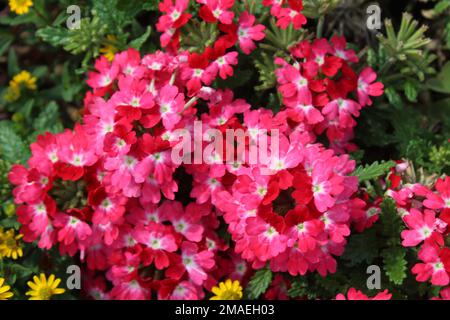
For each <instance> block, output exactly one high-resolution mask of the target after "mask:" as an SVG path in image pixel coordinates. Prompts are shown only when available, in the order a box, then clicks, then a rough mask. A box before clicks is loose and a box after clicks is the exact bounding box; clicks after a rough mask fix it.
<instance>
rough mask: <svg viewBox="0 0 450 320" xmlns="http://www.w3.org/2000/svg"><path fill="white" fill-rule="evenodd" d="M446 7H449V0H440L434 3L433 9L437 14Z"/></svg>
mask: <svg viewBox="0 0 450 320" xmlns="http://www.w3.org/2000/svg"><path fill="white" fill-rule="evenodd" d="M448 8H450V0H442V1H439V2H438V3H437V4H436V6H435V7H434V11H436V13H438V14H441V13H443V12H444V11H445V10H447V9H448Z"/></svg>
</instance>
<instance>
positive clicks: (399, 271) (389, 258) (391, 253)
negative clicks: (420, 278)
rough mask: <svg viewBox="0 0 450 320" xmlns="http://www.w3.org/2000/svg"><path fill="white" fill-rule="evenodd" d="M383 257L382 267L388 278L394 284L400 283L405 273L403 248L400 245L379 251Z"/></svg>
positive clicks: (405, 264) (405, 263)
mask: <svg viewBox="0 0 450 320" xmlns="http://www.w3.org/2000/svg"><path fill="white" fill-rule="evenodd" d="M381 256H382V257H383V263H384V265H383V269H384V271H385V272H386V275H387V276H388V278H389V280H390V281H391V282H392V283H394V284H395V285H401V284H402V283H403V280H404V279H405V278H406V276H407V274H406V271H407V268H406V266H407V261H406V259H405V256H406V253H405V249H404V248H402V247H392V248H387V249H384V250H383V251H382V252H381Z"/></svg>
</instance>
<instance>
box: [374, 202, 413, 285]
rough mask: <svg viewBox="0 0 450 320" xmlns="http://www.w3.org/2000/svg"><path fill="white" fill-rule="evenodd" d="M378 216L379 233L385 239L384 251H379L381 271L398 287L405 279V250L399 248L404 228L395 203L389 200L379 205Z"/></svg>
mask: <svg viewBox="0 0 450 320" xmlns="http://www.w3.org/2000/svg"><path fill="white" fill-rule="evenodd" d="M380 207H381V210H382V213H381V215H380V222H381V228H380V230H381V233H382V235H383V237H384V238H385V240H384V242H385V244H386V247H385V249H383V250H382V251H381V256H382V257H383V269H384V270H385V272H386V275H387V276H388V278H389V280H390V281H391V282H392V283H394V284H396V285H400V284H402V283H403V280H404V279H405V278H406V276H407V274H406V265H407V262H406V259H405V255H406V250H405V248H403V247H402V246H401V243H400V240H401V238H400V234H401V232H402V231H403V229H404V228H405V226H404V223H403V221H402V219H401V217H400V215H399V214H398V211H397V206H396V203H395V201H394V200H393V199H391V198H386V199H385V200H384V201H383V203H382V204H381V206H380Z"/></svg>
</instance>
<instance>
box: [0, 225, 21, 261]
mask: <svg viewBox="0 0 450 320" xmlns="http://www.w3.org/2000/svg"><path fill="white" fill-rule="evenodd" d="M22 237H23V235H22V234H17V235H16V234H15V232H14V229H10V230H8V231H6V232H4V233H2V234H1V236H0V255H1V256H3V257H6V258H12V259H13V260H17V259H18V258H21V257H22V256H23V250H22V247H21V246H20V239H22Z"/></svg>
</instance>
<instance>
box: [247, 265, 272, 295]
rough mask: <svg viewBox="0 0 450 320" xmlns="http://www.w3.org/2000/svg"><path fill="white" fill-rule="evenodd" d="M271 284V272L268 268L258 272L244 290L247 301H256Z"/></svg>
mask: <svg viewBox="0 0 450 320" xmlns="http://www.w3.org/2000/svg"><path fill="white" fill-rule="evenodd" d="M271 282H272V271H271V270H270V269H268V268H264V269H261V270H258V271H256V272H255V274H254V275H253V277H252V279H251V280H250V282H249V283H248V285H247V288H246V289H245V290H246V292H247V296H248V297H249V299H258V298H259V296H260V295H261V294H263V293H264V292H266V290H267V288H269V285H270V283H271Z"/></svg>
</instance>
